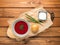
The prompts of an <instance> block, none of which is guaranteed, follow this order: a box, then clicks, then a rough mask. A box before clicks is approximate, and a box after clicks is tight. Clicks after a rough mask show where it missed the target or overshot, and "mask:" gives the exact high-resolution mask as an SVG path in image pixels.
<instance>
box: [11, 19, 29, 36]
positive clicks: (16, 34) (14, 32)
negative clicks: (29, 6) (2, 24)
mask: <svg viewBox="0 0 60 45" xmlns="http://www.w3.org/2000/svg"><path fill="white" fill-rule="evenodd" d="M19 21H24V22H26V23H27V25H28V30H27V32H26V33H25V34H18V33H16V31H15V29H14V26H15V24H16V23H17V22H19ZM29 31H30V24H29V22H28V21H27V20H24V19H17V20H15V21H14V22H13V24H12V32H13V34H14V35H15V36H18V37H25V36H27V35H28V33H29Z"/></svg>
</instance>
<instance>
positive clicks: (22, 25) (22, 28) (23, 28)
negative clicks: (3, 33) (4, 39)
mask: <svg viewBox="0 0 60 45" xmlns="http://www.w3.org/2000/svg"><path fill="white" fill-rule="evenodd" d="M14 29H15V32H16V33H18V34H25V33H26V32H27V31H28V24H27V23H26V22H24V21H19V22H17V23H16V24H15V27H14Z"/></svg>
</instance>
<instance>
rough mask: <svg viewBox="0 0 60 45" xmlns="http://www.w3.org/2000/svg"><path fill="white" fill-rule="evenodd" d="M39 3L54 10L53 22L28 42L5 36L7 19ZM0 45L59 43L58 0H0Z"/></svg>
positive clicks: (59, 18) (59, 14)
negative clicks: (24, 42)
mask: <svg viewBox="0 0 60 45" xmlns="http://www.w3.org/2000/svg"><path fill="white" fill-rule="evenodd" d="M26 2H27V3H26ZM39 5H43V6H44V8H45V9H46V10H49V11H53V12H54V14H55V18H54V21H53V23H54V24H53V25H52V26H51V27H50V28H49V29H47V30H45V31H44V32H42V33H40V34H39V35H38V37H36V38H31V40H30V42H29V43H28V44H23V43H21V42H17V41H15V40H12V39H9V38H7V34H6V32H7V28H8V23H7V20H9V19H13V18H17V17H18V16H19V15H20V14H21V13H23V12H25V11H28V10H31V9H34V8H35V7H37V6H39ZM0 45H60V0H0Z"/></svg>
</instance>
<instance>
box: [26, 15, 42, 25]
mask: <svg viewBox="0 0 60 45" xmlns="http://www.w3.org/2000/svg"><path fill="white" fill-rule="evenodd" d="M25 15H26V18H28V21H30V22H34V23H39V24H40V23H42V22H40V21H37V20H36V19H34V18H33V17H31V16H30V15H28V14H25Z"/></svg>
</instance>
